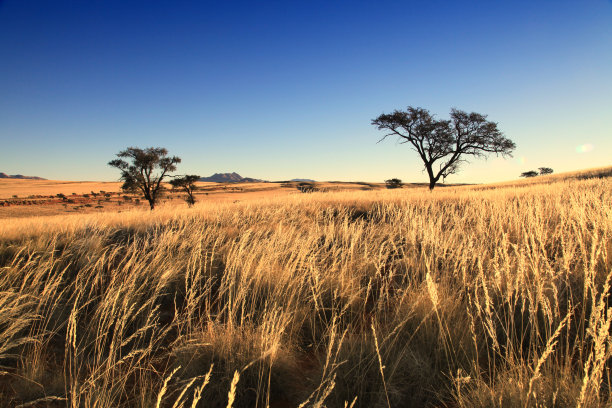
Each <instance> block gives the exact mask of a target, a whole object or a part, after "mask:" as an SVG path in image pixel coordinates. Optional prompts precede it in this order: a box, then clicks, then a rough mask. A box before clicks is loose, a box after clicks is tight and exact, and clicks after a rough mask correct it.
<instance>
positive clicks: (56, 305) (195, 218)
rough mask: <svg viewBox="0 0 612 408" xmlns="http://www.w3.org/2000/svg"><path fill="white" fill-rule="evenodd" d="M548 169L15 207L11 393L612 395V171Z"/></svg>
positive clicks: (286, 399) (177, 403)
mask: <svg viewBox="0 0 612 408" xmlns="http://www.w3.org/2000/svg"><path fill="white" fill-rule="evenodd" d="M549 181H550V182H547V183H544V182H538V183H535V182H527V183H515V184H513V185H510V186H505V187H504V186H498V187H497V188H489V189H486V190H484V189H482V187H484V186H477V187H456V188H453V187H451V188H444V189H440V190H435V191H434V192H433V193H429V192H428V191H427V190H425V189H403V190H373V191H342V192H327V193H313V194H293V195H288V194H287V195H284V196H280V197H269V198H261V199H257V200H245V201H241V202H237V203H234V202H212V201H211V202H206V201H203V202H200V203H199V204H197V205H196V206H195V207H194V208H192V209H187V208H184V207H180V208H179V207H177V206H175V205H166V206H162V207H161V208H160V209H159V210H157V209H156V210H155V211H153V212H149V211H143V210H138V209H134V210H130V211H127V212H122V213H104V214H84V215H79V214H75V215H70V216H57V217H39V218H23V219H15V220H3V222H2V223H0V237H1V238H0V268H1V269H0V311H1V313H0V366H1V368H0V370H1V371H0V406H17V405H19V404H26V405H27V404H28V403H30V402H32V401H39V402H37V404H38V403H40V404H41V405H36V406H45V405H42V404H47V406H69V407H75V408H76V407H155V406H157V407H173V408H175V407H176V408H178V407H192V408H196V407H200V406H201V407H204V406H206V407H209V406H212V407H227V406H232V407H253V406H258V407H266V406H270V407H289V406H303V407H324V406H326V407H342V406H345V407H346V406H356V407H357V406H359V407H377V406H380V407H387V406H391V407H404V406H415V407H420V406H434V407H442V406H448V407H521V406H522V407H536V406H537V407H574V406H581V407H604V406H610V403H612V398H610V390H611V387H610V381H611V377H610V356H611V355H612V337H611V336H610V324H611V322H612V308H611V307H612V299H610V297H609V294H610V285H611V282H610V279H611V277H612V257H611V256H610V255H611V254H612V240H611V237H612V204H611V203H612V188H611V187H612V185H611V181H610V179H609V178H595V179H574V178H563V177H559V178H557V179H551V180H549ZM53 404H55V405H53Z"/></svg>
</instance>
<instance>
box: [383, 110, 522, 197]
mask: <svg viewBox="0 0 612 408" xmlns="http://www.w3.org/2000/svg"><path fill="white" fill-rule="evenodd" d="M372 125H374V126H376V127H377V128H378V129H379V130H385V131H387V132H388V133H386V134H385V135H384V136H383V137H382V139H380V141H382V140H384V139H386V138H387V137H389V136H397V137H399V139H400V142H401V143H409V144H410V145H411V147H412V149H413V150H415V151H416V152H417V153H418V154H419V157H420V158H421V160H422V161H423V164H424V167H425V170H426V171H427V175H428V176H429V189H430V190H433V188H434V187H435V185H436V183H437V182H438V180H440V178H442V179H444V178H446V177H448V176H449V175H451V174H455V173H456V172H457V171H458V170H459V167H460V165H461V164H462V163H464V162H467V159H466V156H475V157H484V156H486V155H487V154H489V153H495V154H498V155H499V154H501V155H502V156H511V153H512V151H513V150H514V148H515V147H516V145H515V144H514V142H512V141H511V140H510V139H508V138H506V137H505V136H504V135H503V133H502V132H501V131H500V130H499V129H498V127H497V123H495V122H491V121H488V120H487V116H486V115H482V114H479V113H475V112H472V113H467V112H464V111H462V110H458V109H454V108H453V109H451V113H450V120H437V119H436V118H435V117H434V115H432V114H431V113H429V111H428V110H427V109H423V108H413V107H412V106H409V107H408V108H407V109H406V110H405V111H401V110H395V111H393V112H392V113H388V114H385V113H383V114H382V115H380V116H378V117H377V118H376V119H373V120H372Z"/></svg>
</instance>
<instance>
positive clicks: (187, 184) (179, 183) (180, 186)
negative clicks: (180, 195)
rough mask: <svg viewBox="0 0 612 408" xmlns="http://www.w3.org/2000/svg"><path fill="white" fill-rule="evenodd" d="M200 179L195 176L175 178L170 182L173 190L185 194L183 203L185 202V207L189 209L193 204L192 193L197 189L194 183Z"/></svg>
mask: <svg viewBox="0 0 612 408" xmlns="http://www.w3.org/2000/svg"><path fill="white" fill-rule="evenodd" d="M199 179H200V176H198V175H195V174H190V175H185V176H181V177H176V178H174V179H173V180H170V184H171V185H172V187H173V188H175V189H177V190H181V191H183V192H184V193H185V194H187V195H186V196H185V201H187V205H189V207H191V206H192V205H194V204H195V202H196V200H195V196H194V192H195V191H196V190H197V189H198V186H196V184H195V183H196V181H198V180H199Z"/></svg>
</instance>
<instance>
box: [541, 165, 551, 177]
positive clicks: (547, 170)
mask: <svg viewBox="0 0 612 408" xmlns="http://www.w3.org/2000/svg"><path fill="white" fill-rule="evenodd" d="M538 170H539V171H540V176H545V175H546V174H552V173H553V169H551V168H550V167H540V168H538Z"/></svg>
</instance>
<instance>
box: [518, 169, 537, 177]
mask: <svg viewBox="0 0 612 408" xmlns="http://www.w3.org/2000/svg"><path fill="white" fill-rule="evenodd" d="M537 175H538V172H537V171H535V170H529V171H526V172H524V173H521V177H526V178H531V177H535V176H537Z"/></svg>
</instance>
